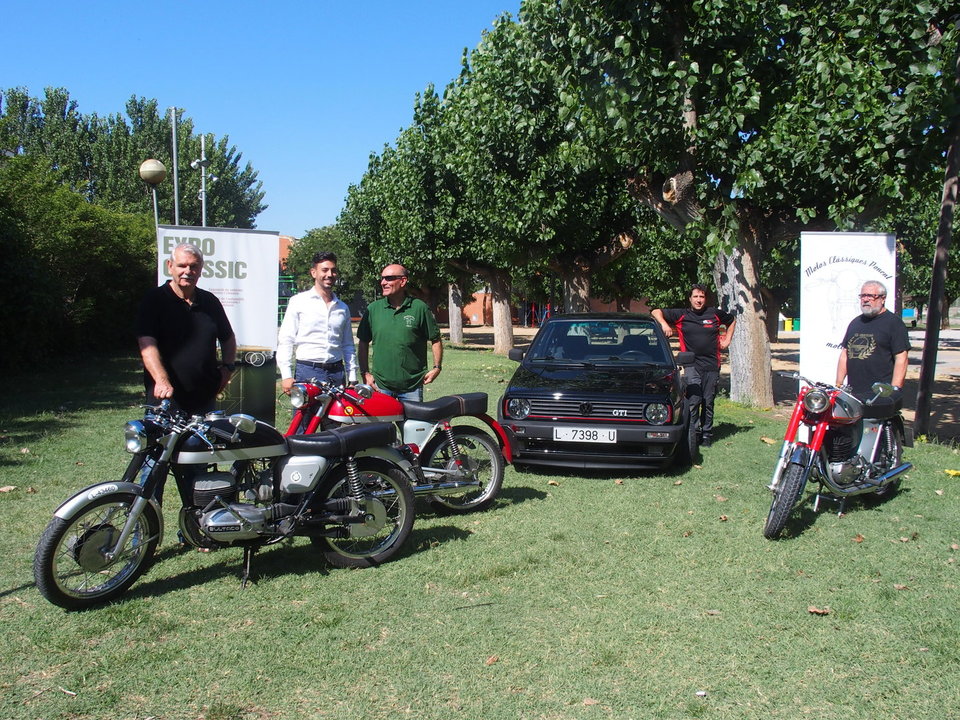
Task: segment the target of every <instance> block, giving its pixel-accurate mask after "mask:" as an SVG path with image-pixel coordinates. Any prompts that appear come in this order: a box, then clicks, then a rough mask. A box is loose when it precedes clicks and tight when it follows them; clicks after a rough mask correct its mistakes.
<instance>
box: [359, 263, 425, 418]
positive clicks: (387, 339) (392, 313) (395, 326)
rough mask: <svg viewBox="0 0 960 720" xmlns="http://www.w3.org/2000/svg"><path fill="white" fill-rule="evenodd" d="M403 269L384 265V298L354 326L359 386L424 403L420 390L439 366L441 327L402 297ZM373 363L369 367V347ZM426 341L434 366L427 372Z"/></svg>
mask: <svg viewBox="0 0 960 720" xmlns="http://www.w3.org/2000/svg"><path fill="white" fill-rule="evenodd" d="M407 280H408V278H407V269H406V268H405V267H403V265H396V264H393V265H387V266H386V267H385V268H384V269H383V271H382V272H381V273H380V290H381V292H382V293H383V297H382V298H380V299H379V300H376V301H374V302H372V303H370V305H368V306H367V311H366V312H365V313H364V314H363V317H361V318H360V325H359V326H358V327H357V356H358V358H359V361H360V372H361V373H362V374H363V379H364V382H366V383H369V384H375V385H376V386H377V388H378V389H379V390H380V391H381V392H385V393H387V394H388V395H392V396H394V397H396V398H400V399H401V400H416V401H421V400H423V386H424V385H425V384H429V383H431V382H433V381H434V379H435V378H436V377H437V375H439V374H440V370H441V367H442V365H443V343H442V342H441V339H440V328H439V327H438V326H437V321H436V319H435V318H434V317H433V313H432V312H430V308H429V307H427V304H426V303H425V302H423V301H422V300H418V299H417V298H414V297H410V296H409V295H408V294H407ZM371 343H373V345H374V350H373V363H372V364H370V363H369V360H370V344H371ZM427 343H430V347H431V351H432V353H433V368H431V369H430V370H427Z"/></svg>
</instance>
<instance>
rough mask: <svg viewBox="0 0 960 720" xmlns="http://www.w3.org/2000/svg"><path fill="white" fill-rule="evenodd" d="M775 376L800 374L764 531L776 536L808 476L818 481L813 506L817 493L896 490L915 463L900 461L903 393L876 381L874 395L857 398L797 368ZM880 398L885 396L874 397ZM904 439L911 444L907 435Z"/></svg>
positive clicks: (833, 496) (841, 496)
mask: <svg viewBox="0 0 960 720" xmlns="http://www.w3.org/2000/svg"><path fill="white" fill-rule="evenodd" d="M779 374H780V375H782V376H784V377H790V378H794V379H797V380H802V381H803V382H804V383H806V385H804V387H802V388H801V389H800V394H799V395H798V396H797V402H796V405H795V406H794V408H793V414H792V415H791V416H790V422H789V423H788V424H787V431H786V433H785V435H784V439H783V448H782V449H781V450H780V457H779V458H778V460H777V465H776V467H775V468H774V471H773V480H772V482H771V483H770V485H768V488H769V489H770V490H771V491H772V492H773V502H772V503H771V504H770V513H769V514H768V515H767V521H766V523H765V524H764V526H763V534H764V536H765V537H767V538H770V539H773V538H776V537H777V536H778V535H779V534H780V533H781V532H782V531H783V528H784V527H785V526H786V524H787V518H788V517H789V515H790V513H791V512H792V511H793V508H794V507H795V506H796V505H797V504H798V503H799V502H800V499H801V496H802V495H803V489H804V487H805V486H806V484H807V481H808V480H809V479H813V480H815V481H816V482H818V483H819V484H820V487H819V488H818V490H817V496H816V500H815V502H814V506H813V509H814V512H816V511H817V510H818V509H819V507H820V501H821V500H835V501H839V502H840V512H843V507H844V502H845V500H846V498H848V497H852V496H854V495H868V494H869V495H873V496H874V497H878V498H882V497H889V496H890V495H892V494H893V493H894V492H896V489H897V486H898V485H899V484H900V480H901V478H900V476H901V474H902V473H904V472H906V471H907V470H909V469H910V468H911V467H913V466H912V465H911V464H910V463H905V462H903V446H904V444H905V438H906V437H907V436H906V432H905V429H904V424H903V416H902V415H901V414H900V409H901V406H902V399H901V398H900V397H899V394H897V395H896V397H895V398H894V397H891V396H894V395H895V393H896V391H895V390H894V387H893V385H889V384H887V383H874V384H873V387H872V388H871V390H872V392H873V393H875V395H874V397H872V398H871V399H869V400H866V401H865V402H861V401H860V400H858V399H857V398H856V397H854V396H853V395H852V394H850V393H849V392H848V391H847V390H846V389H844V388H839V387H836V386H834V385H830V384H828V383H821V382H814V381H813V380H808V379H807V378H805V377H802V376H801V375H800V374H799V373H795V372H781V373H779ZM881 398H885V399H886V400H885V402H882V403H879V402H878V400H880V399H881ZM906 444H907V445H908V446H912V443H909V442H907V443H906Z"/></svg>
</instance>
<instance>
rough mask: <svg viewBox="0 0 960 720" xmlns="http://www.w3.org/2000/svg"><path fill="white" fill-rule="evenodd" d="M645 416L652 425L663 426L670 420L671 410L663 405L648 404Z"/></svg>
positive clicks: (644, 410)
mask: <svg viewBox="0 0 960 720" xmlns="http://www.w3.org/2000/svg"><path fill="white" fill-rule="evenodd" d="M643 416H644V417H645V418H646V419H647V422H648V423H650V424H651V425H663V424H664V423H666V422H668V421H669V420H670V408H669V407H667V406H666V405H664V404H663V403H647V407H645V408H644V409H643Z"/></svg>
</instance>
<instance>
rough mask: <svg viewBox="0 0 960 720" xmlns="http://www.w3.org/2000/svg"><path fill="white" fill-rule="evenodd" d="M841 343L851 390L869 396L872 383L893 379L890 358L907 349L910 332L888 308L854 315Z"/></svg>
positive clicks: (856, 393) (857, 394) (860, 395)
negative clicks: (876, 313) (869, 313)
mask: <svg viewBox="0 0 960 720" xmlns="http://www.w3.org/2000/svg"><path fill="white" fill-rule="evenodd" d="M841 345H842V346H843V347H844V348H846V350H847V382H849V383H850V386H851V387H852V388H853V394H854V395H856V396H857V397H868V396H870V395H872V393H871V392H870V386H871V385H873V383H875V382H886V383H888V382H890V381H891V380H893V358H894V356H895V355H898V354H900V353H902V352H905V351H907V350H909V349H910V336H909V335H907V326H906V325H904V324H903V321H902V320H901V319H900V318H899V317H897V315H896V314H895V313H892V312H890V311H889V310H888V311H884V312H882V313H880V314H879V315H875V316H874V317H865V316H863V315H858V316H857V317H855V318H854V319H853V320H852V321H851V322H850V325H849V326H847V332H846V334H845V335H844V336H843V342H842V343H841Z"/></svg>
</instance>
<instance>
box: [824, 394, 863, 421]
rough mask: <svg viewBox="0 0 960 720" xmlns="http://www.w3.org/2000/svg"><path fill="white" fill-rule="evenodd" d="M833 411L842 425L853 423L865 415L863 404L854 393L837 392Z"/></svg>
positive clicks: (834, 417) (835, 417)
mask: <svg viewBox="0 0 960 720" xmlns="http://www.w3.org/2000/svg"><path fill="white" fill-rule="evenodd" d="M831 413H832V415H833V419H834V420H836V421H837V422H838V423H840V424H841V425H852V424H854V423H856V422H859V421H860V418H862V417H863V404H862V403H861V402H860V401H859V400H857V398H855V397H854V396H853V395H850V394H848V393H845V392H840V393H837V396H836V398H835V400H834V404H833V410H832V411H831Z"/></svg>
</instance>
